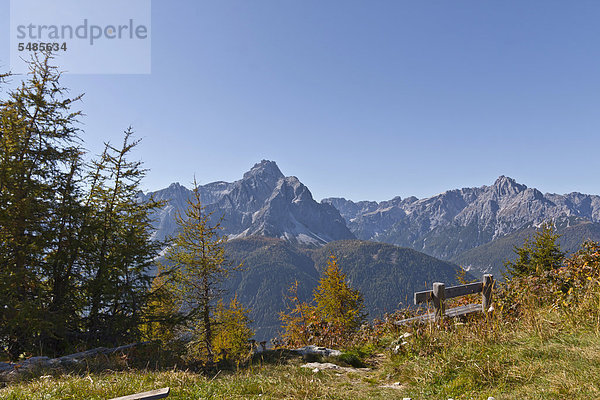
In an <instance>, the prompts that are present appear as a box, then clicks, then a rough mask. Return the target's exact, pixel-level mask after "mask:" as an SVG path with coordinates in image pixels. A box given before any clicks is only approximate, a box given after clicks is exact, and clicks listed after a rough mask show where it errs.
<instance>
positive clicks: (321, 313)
mask: <svg viewBox="0 0 600 400" xmlns="http://www.w3.org/2000/svg"><path fill="white" fill-rule="evenodd" d="M289 293H290V294H289V295H288V300H289V301H290V303H291V304H292V307H291V308H290V310H289V311H288V312H287V313H285V312H282V313H280V320H281V322H282V328H283V334H282V336H283V340H284V343H287V344H288V345H292V346H299V345H304V346H305V345H309V344H319V345H323V346H330V347H331V346H341V345H343V344H345V343H347V342H348V339H349V338H350V337H351V336H352V334H353V333H354V332H356V330H357V329H358V328H359V327H360V326H361V324H362V323H363V322H364V321H365V318H366V313H365V312H364V305H363V298H362V295H361V294H360V292H359V291H358V290H356V289H353V288H351V287H350V285H348V283H347V282H346V275H344V273H343V272H342V271H341V269H340V267H339V265H338V262H337V258H336V257H335V256H334V255H331V256H330V257H329V260H328V261H327V267H326V268H325V271H324V272H323V275H322V276H321V278H320V280H319V285H318V286H317V287H316V288H315V290H314V293H313V303H314V304H310V303H306V302H302V301H300V299H299V298H298V282H297V281H296V282H294V284H293V285H292V286H291V288H290V290H289Z"/></svg>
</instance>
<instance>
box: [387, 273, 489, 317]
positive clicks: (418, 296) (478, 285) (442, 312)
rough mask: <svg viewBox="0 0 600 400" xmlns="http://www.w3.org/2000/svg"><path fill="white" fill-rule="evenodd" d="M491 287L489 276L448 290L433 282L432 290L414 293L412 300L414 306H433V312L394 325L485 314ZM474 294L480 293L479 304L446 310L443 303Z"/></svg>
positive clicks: (439, 283) (443, 285) (444, 286)
mask: <svg viewBox="0 0 600 400" xmlns="http://www.w3.org/2000/svg"><path fill="white" fill-rule="evenodd" d="M493 287H494V277H493V276H492V275H490V274H486V275H483V280H482V281H481V282H475V283H468V284H466V285H459V286H451V287H449V288H446V285H445V284H443V283H441V282H435V283H434V284H433V289H432V290H425V291H423V292H416V293H415V298H414V302H415V305H417V304H423V303H428V304H429V303H431V304H433V307H434V312H432V313H428V314H425V315H419V316H417V317H413V318H407V319H403V320H402V321H398V322H396V324H397V325H404V324H408V323H411V322H429V321H439V320H440V319H442V318H444V317H449V318H454V317H460V316H463V315H467V314H471V313H474V312H483V313H486V314H487V312H488V309H489V308H490V306H491V305H492V289H493ZM474 293H481V304H467V305H465V306H460V307H454V308H450V309H448V310H446V305H445V302H446V300H447V299H452V298H454V297H460V296H466V295H468V294H474Z"/></svg>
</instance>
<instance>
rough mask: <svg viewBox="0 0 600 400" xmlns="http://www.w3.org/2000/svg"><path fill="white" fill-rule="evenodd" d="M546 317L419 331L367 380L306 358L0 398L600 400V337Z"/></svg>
mask: <svg viewBox="0 0 600 400" xmlns="http://www.w3.org/2000/svg"><path fill="white" fill-rule="evenodd" d="M539 318H540V319H541V320H542V322H541V323H542V326H541V328H542V329H541V330H532V329H528V328H527V326H526V325H528V324H529V323H530V321H523V322H522V323H520V324H519V325H518V326H517V328H518V329H515V326H511V327H510V329H508V328H509V327H508V326H506V327H501V326H500V327H499V326H498V325H497V323H486V322H485V321H483V320H481V319H480V320H478V321H473V322H471V323H469V324H465V325H448V326H447V327H446V328H445V329H443V330H436V329H431V328H421V329H420V330H416V331H414V332H413V336H411V337H410V338H408V339H407V341H408V344H407V345H405V346H404V347H405V349H404V350H403V351H401V352H400V353H399V354H397V355H391V354H387V355H386V356H385V357H383V356H381V355H380V357H379V359H378V361H377V363H376V364H373V362H372V360H371V366H372V369H371V370H370V371H366V372H363V371H357V372H343V373H339V372H335V371H320V372H317V373H315V372H313V371H311V370H310V369H304V368H300V364H301V363H302V360H299V359H291V360H288V361H286V362H284V363H283V364H280V365H275V364H268V365H263V366H259V365H253V366H250V367H248V368H247V369H243V370H241V371H239V372H221V373H219V374H218V375H217V376H213V377H210V376H203V375H199V374H195V373H191V372H185V371H162V372H156V371H137V370H130V371H124V372H103V373H95V374H81V375H62V376H56V377H51V376H47V377H41V378H36V379H34V380H31V381H29V382H20V383H11V384H8V385H7V386H6V387H5V388H3V389H0V398H1V399H10V400H17V399H57V400H59V399H83V398H86V399H108V398H111V397H117V396H124V395H127V394H132V393H137V392H142V391H147V390H152V389H157V388H161V387H166V386H169V387H171V395H170V396H169V399H224V398H226V399H259V398H260V399H345V400H347V399H389V398H402V397H412V398H413V399H425V398H427V399H447V398H450V397H452V398H454V399H487V398H488V396H494V397H495V398H496V399H516V398H519V399H564V398H570V399H590V398H600V338H599V337H598V336H597V334H596V333H595V332H594V330H593V329H587V328H585V327H577V326H563V325H561V324H560V323H557V321H556V316H554V315H553V314H551V313H548V314H545V315H540V316H539ZM369 361H370V360H369V359H367V360H366V362H367V363H368V362H369ZM395 382H399V383H400V385H393V384H394V383H395ZM384 385H389V386H390V387H384Z"/></svg>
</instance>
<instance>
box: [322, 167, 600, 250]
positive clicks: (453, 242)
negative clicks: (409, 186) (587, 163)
mask: <svg viewBox="0 0 600 400" xmlns="http://www.w3.org/2000/svg"><path fill="white" fill-rule="evenodd" d="M322 203H326V204H331V205H333V206H334V207H336V208H337V209H338V210H339V211H340V213H341V214H342V216H343V217H344V219H345V220H346V222H347V224H348V227H349V228H350V230H351V231H352V232H353V233H354V234H355V235H356V236H357V237H358V238H359V239H363V240H376V241H381V242H386V243H391V244H395V245H398V246H406V247H411V248H414V249H416V250H419V251H424V252H425V253H428V254H430V255H433V256H436V257H440V258H444V259H450V258H452V257H454V256H456V255H458V254H460V253H462V252H464V251H465V250H468V249H471V248H473V247H476V246H479V245H482V244H484V243H488V242H490V241H492V240H494V239H497V238H499V237H503V236H505V235H508V234H511V233H513V232H516V231H518V230H519V229H523V228H525V227H530V226H538V225H540V224H541V223H543V222H544V221H552V220H554V221H556V220H569V221H578V220H581V221H591V222H600V196H594V195H584V194H581V193H570V194H567V195H557V194H542V193H541V192H540V191H539V190H537V189H534V188H528V187H527V186H525V185H522V184H519V183H517V182H516V181H515V180H514V179H511V178H509V177H506V176H500V177H499V178H498V179H497V180H496V182H495V183H494V184H493V185H492V186H482V187H479V188H465V189H455V190H449V191H447V192H444V193H441V194H439V195H437V196H433V197H430V198H426V199H420V200H419V199H416V198H414V197H410V198H407V199H401V198H399V197H396V198H394V199H392V200H389V201H383V202H381V203H376V202H366V201H363V202H358V203H354V202H352V201H350V200H346V199H343V198H330V199H324V200H323V201H322Z"/></svg>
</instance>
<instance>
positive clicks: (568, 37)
mask: <svg viewBox="0 0 600 400" xmlns="http://www.w3.org/2000/svg"><path fill="white" fill-rule="evenodd" d="M51 3H52V2H47V4H48V6H51ZM8 11H9V2H8V0H0V27H2V29H3V31H4V33H3V34H2V35H1V37H0V66H1V67H2V69H3V70H6V68H7V65H8V60H9V44H8V40H7V37H6V36H8V23H9V20H8V14H9V12H8ZM599 21H600V2H598V1H584V0H578V1H576V2H567V1H548V0H544V1H541V0H538V1H516V0H515V1H501V2H500V1H481V0H469V1H466V0H465V1H447V0H444V1H420V0H413V1H400V0H393V1H383V0H381V1H375V2H373V1H366V0H364V1H348V0H335V1H334V0H328V1H307V0H302V1H300V0H295V1H279V0H270V1H266V0H255V1H250V0H244V1H231V0H218V1H217V0H214V1H210V2H207V1H198V0H185V1H184V0H180V1H167V0H154V1H153V2H152V74H151V75H69V76H66V77H65V80H64V83H65V84H66V85H67V86H68V87H70V88H71V89H72V91H73V93H78V92H85V98H84V101H83V102H82V103H81V108H82V110H83V111H84V112H85V113H86V114H87V117H86V118H85V120H84V122H85V126H84V129H85V135H84V139H85V141H86V143H87V147H88V148H89V149H90V150H92V151H94V152H98V151H100V148H101V143H102V141H104V140H113V141H115V140H116V141H119V140H120V133H121V131H122V130H123V129H124V128H126V127H127V126H128V125H132V126H133V127H134V128H135V130H136V131H137V132H138V134H139V136H141V137H142V138H143V141H142V143H141V145H140V147H139V149H138V151H137V154H136V156H137V157H139V158H140V159H142V160H143V161H144V162H145V165H146V167H148V168H150V170H151V171H150V173H149V175H148V177H147V179H146V182H145V188H146V189H159V188H162V187H165V186H167V185H168V184H169V183H171V182H173V181H179V182H181V183H182V184H187V183H189V182H190V181H191V180H192V177H193V175H194V174H195V175H196V177H197V179H198V180H199V181H200V182H201V183H208V182H211V181H215V180H227V181H233V180H236V179H239V178H240V177H241V175H242V173H243V172H244V171H246V170H248V169H249V168H250V167H251V166H252V165H253V164H254V163H255V162H258V161H260V160H261V159H270V160H275V161H277V163H278V165H279V166H280V168H281V170H282V171H283V173H284V174H286V175H295V176H297V177H298V178H299V179H300V180H301V181H302V182H303V183H305V184H306V185H307V186H308V187H309V188H310V190H311V191H312V193H313V195H314V197H315V198H316V199H317V200H319V199H321V198H323V197H329V196H344V197H346V198H350V199H353V200H363V199H370V200H384V199H389V198H392V197H394V196H397V195H399V196H402V197H406V196H409V195H416V196H417V197H425V196H431V195H434V194H436V193H439V192H442V191H444V190H446V189H451V188H457V187H470V186H481V185H484V184H492V183H493V182H494V180H495V179H496V178H497V177H498V176H499V175H501V174H503V175H508V176H511V177H513V178H515V179H517V181H519V182H521V183H524V184H526V185H528V186H530V187H537V188H539V189H540V190H542V191H549V192H556V193H566V192H571V191H580V192H586V193H594V194H600V180H599V178H598V176H599V175H598V173H599V172H600V157H599V156H598V151H599V149H600V134H599V133H600V132H599V128H600V22H599Z"/></svg>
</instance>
